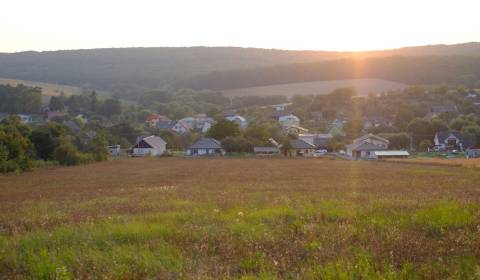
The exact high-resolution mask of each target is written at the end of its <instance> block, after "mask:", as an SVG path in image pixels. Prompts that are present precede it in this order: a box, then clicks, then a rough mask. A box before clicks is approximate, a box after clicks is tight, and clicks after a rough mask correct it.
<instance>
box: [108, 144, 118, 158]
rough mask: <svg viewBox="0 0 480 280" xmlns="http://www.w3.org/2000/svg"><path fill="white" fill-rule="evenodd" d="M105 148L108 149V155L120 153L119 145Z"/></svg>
mask: <svg viewBox="0 0 480 280" xmlns="http://www.w3.org/2000/svg"><path fill="white" fill-rule="evenodd" d="M107 149H108V154H110V156H114V157H116V156H119V155H120V145H112V146H108V147H107Z"/></svg>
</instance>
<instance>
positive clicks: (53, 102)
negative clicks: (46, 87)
mask: <svg viewBox="0 0 480 280" xmlns="http://www.w3.org/2000/svg"><path fill="white" fill-rule="evenodd" d="M48 107H49V108H50V110H51V111H63V109H65V100H64V98H63V97H61V96H52V97H51V98H50V104H49V105H48Z"/></svg>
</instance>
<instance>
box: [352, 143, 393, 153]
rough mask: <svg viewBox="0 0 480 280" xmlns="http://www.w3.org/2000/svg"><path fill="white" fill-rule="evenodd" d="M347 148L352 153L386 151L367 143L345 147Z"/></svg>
mask: <svg viewBox="0 0 480 280" xmlns="http://www.w3.org/2000/svg"><path fill="white" fill-rule="evenodd" d="M347 148H348V149H350V150H352V151H376V150H386V148H384V147H380V146H377V145H375V144H372V143H369V142H360V143H353V144H350V145H347Z"/></svg>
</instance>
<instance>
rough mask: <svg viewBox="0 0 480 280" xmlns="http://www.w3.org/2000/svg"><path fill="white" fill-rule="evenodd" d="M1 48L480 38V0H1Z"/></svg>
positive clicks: (357, 44) (354, 46)
mask: <svg viewBox="0 0 480 280" xmlns="http://www.w3.org/2000/svg"><path fill="white" fill-rule="evenodd" d="M0 8H1V10H2V16H1V17H0V42H1V43H0V51H1V52H14V51H24V50H58V49H85V48H106V47H154V46H239V47H259V48H278V49H297V50H298V49H313V50H340V51H344V50H368V49H388V48H397V47H403V46H413V45H426V44H441V43H443V44H454V43H461V42H470V41H480V16H479V11H480V1H478V0H455V1H451V0H450V1H446V0H436V1H434V0H402V1H397V0H335V1H333V0H332V1H331V0H328V1H325V0H317V1H314V0H295V1H287V0H242V1H229V0H172V1H165V0H157V1H155V0H135V1H134V0H129V1H124V0H82V1H79V0H75V1H73V0H42V1H38V0H3V1H2V3H1V4H0Z"/></svg>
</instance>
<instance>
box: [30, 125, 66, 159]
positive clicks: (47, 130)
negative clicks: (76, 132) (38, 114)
mask: <svg viewBox="0 0 480 280" xmlns="http://www.w3.org/2000/svg"><path fill="white" fill-rule="evenodd" d="M66 133H67V130H66V128H65V127H64V126H63V125H61V124H59V123H55V122H50V123H48V124H46V125H44V126H40V127H37V128H35V129H34V130H33V131H32V134H31V135H30V141H31V142H32V144H33V146H34V147H35V150H36V152H37V156H38V157H39V158H41V159H43V160H51V159H53V157H54V154H53V153H54V151H55V148H56V147H57V146H58V145H59V141H60V140H59V139H60V137H63V136H64V135H66Z"/></svg>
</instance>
